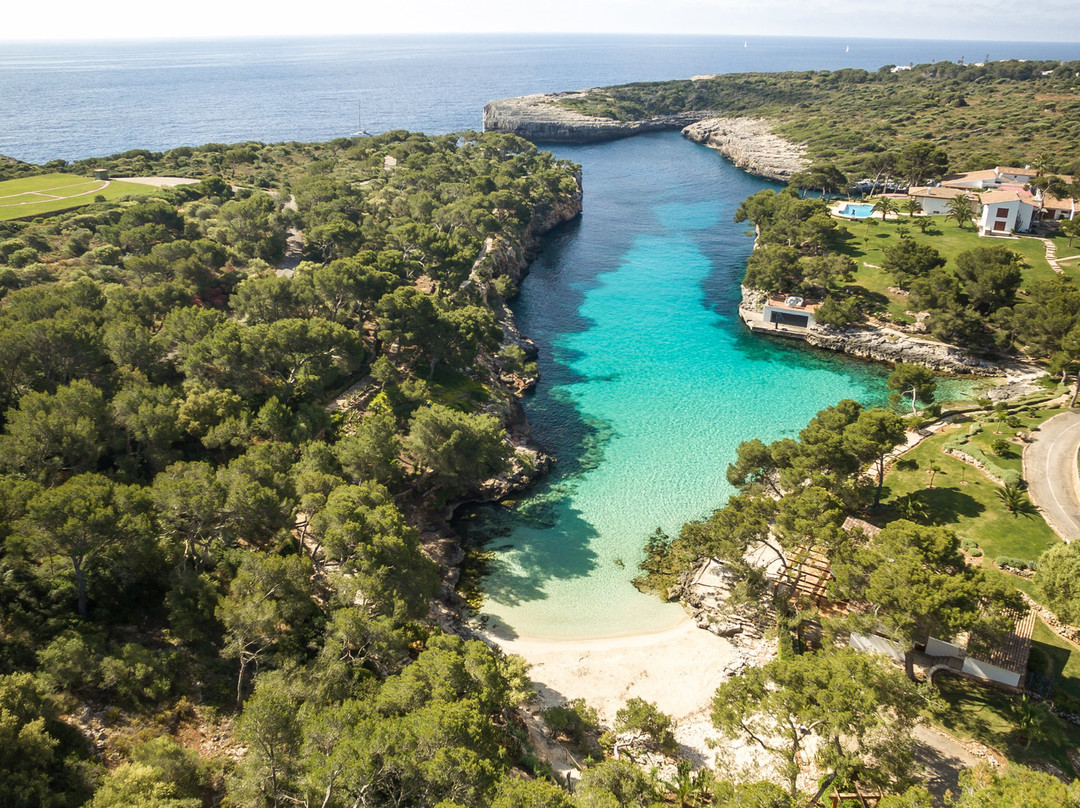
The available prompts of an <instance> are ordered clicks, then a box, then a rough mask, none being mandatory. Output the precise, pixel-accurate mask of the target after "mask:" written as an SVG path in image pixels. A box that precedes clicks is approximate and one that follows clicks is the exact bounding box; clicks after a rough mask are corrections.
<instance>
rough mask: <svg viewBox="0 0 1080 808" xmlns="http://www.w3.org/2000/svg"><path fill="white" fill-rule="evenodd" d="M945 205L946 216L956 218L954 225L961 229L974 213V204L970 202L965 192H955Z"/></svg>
mask: <svg viewBox="0 0 1080 808" xmlns="http://www.w3.org/2000/svg"><path fill="white" fill-rule="evenodd" d="M945 207H946V208H947V209H948V214H947V215H946V218H948V219H956V226H957V227H959V228H961V229H962V228H963V227H964V225H965V224H967V223H968V222H970V221H971V218H972V217H973V216H974V215H975V206H974V205H972V204H971V200H970V199H968V196H967V194H957V195H956V196H954V197H953V198H952V199H950V200H949V201H948V202H946V203H945Z"/></svg>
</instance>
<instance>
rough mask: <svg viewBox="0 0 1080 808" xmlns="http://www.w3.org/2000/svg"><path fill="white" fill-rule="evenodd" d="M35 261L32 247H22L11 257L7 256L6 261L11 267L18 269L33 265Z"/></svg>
mask: <svg viewBox="0 0 1080 808" xmlns="http://www.w3.org/2000/svg"><path fill="white" fill-rule="evenodd" d="M37 259H38V251H37V250H35V249H34V248H33V247H23V248H22V249H21V250H16V251H15V252H13V253H12V254H11V255H9V256H8V259H7V260H8V263H9V264H11V266H13V267H15V268H16V269H18V268H19V267H24V266H27V265H28V264H32V263H34V262H35V261H37Z"/></svg>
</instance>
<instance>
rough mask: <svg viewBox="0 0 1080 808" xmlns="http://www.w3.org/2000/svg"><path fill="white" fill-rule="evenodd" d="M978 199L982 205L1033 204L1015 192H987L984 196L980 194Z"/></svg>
mask: <svg viewBox="0 0 1080 808" xmlns="http://www.w3.org/2000/svg"><path fill="white" fill-rule="evenodd" d="M979 199H980V200H981V201H982V203H983V204H984V205H993V204H994V203H996V202H1017V201H1020V202H1024V203H1026V204H1028V205H1033V204H1034V202H1033V201H1032V200H1031V199H1024V198H1023V197H1022V196H1020V194H1018V193H1017V192H1016V191H988V192H987V193H985V194H981V195H980V196H979Z"/></svg>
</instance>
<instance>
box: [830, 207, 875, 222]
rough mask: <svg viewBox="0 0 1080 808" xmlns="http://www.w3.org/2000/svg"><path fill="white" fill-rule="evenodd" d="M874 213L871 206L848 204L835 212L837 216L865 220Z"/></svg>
mask: <svg viewBox="0 0 1080 808" xmlns="http://www.w3.org/2000/svg"><path fill="white" fill-rule="evenodd" d="M873 212H874V206H873V205H852V204H851V203H848V204H846V205H844V207H842V208H840V210H838V211H836V215H837V216H846V217H848V218H849V219H867V218H869V217H870V216H871V215H872V214H873Z"/></svg>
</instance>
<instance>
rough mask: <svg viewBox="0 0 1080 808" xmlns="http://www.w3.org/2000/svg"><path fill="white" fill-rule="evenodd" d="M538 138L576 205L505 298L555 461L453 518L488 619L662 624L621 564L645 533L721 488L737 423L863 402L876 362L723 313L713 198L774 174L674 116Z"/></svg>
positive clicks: (739, 253) (742, 233) (728, 298)
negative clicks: (477, 549)
mask: <svg viewBox="0 0 1080 808" xmlns="http://www.w3.org/2000/svg"><path fill="white" fill-rule="evenodd" d="M556 153H557V154H558V155H559V156H560V157H564V158H566V159H570V160H573V161H575V162H578V163H580V164H581V165H582V169H583V179H584V188H585V212H584V214H583V215H582V217H581V219H580V221H578V222H574V223H572V224H570V225H569V226H567V227H565V228H563V229H562V230H560V231H558V232H556V233H554V234H551V235H550V236H549V239H548V244H547V246H546V248H545V250H544V252H543V253H542V254H541V256H540V257H539V258H538V259H537V261H536V262H535V263H534V264H533V266H532V269H531V272H530V274H529V276H528V277H527V278H526V279H525V281H524V283H523V284H522V289H521V294H520V296H519V297H518V299H517V301H516V303H515V313H516V315H517V318H518V324H519V327H520V328H521V330H522V331H523V332H524V333H525V334H528V335H529V336H531V337H532V338H533V339H534V340H536V342H537V343H538V344H539V346H540V350H541V355H540V371H541V381H540V383H539V385H538V387H537V389H536V391H535V393H534V394H532V395H531V396H530V397H529V398H528V399H527V400H526V402H525V409H526V412H527V414H528V417H529V420H530V423H531V424H532V428H533V434H534V437H535V439H536V441H537V442H538V443H539V444H540V445H541V446H543V447H544V448H545V449H546V450H547V451H549V452H551V453H553V454H554V455H556V457H558V459H559V463H558V465H557V466H556V469H555V471H554V472H553V473H551V474H549V475H548V476H547V477H546V478H545V479H544V480H543V481H541V483H540V484H539V485H538V486H536V487H535V488H533V489H530V491H528V492H526V496H525V497H524V498H523V499H522V500H521V501H519V502H517V503H514V504H512V505H510V506H500V507H496V508H487V509H481V510H480V512H479V513H478V514H477V515H475V516H473V517H470V518H469V519H467V520H464V522H463V524H462V525H460V527H461V528H462V529H463V531H464V532H465V533H466V536H467V538H468V540H470V541H473V542H475V541H477V540H478V539H479V540H480V541H486V542H487V546H488V547H490V548H492V549H495V550H496V552H495V556H494V559H493V561H492V563H491V565H490V572H489V574H488V575H487V577H486V578H485V580H484V583H483V589H484V592H485V595H486V598H485V603H484V606H483V611H482V614H481V618H482V619H483V620H484V621H485V622H486V623H487V625H488V627H489V629H491V630H492V631H493V633H495V634H497V635H504V636H507V637H513V636H528V637H540V638H550V639H582V638H591V637H610V636H619V635H629V634H641V633H649V632H654V631H662V630H664V629H666V628H669V627H671V626H673V625H674V624H675V623H677V622H679V621H680V620H681V619H683V616H684V613H683V611H682V609H681V608H680V607H679V606H678V605H674V604H666V603H662V602H660V601H659V600H658V599H657V598H655V597H652V596H647V595H643V594H641V593H639V592H638V591H637V590H636V589H634V587H633V586H632V584H631V583H630V581H631V579H632V578H633V577H634V576H635V575H636V574H637V563H638V562H639V561H640V560H641V548H642V547H643V546H644V543H645V540H646V538H647V537H648V535H649V534H650V533H651V532H652V531H653V530H654V529H655V528H656V527H661V528H662V529H664V530H665V531H667V532H668V533H673V532H674V531H677V530H678V529H679V527H680V525H682V523H683V522H685V521H687V520H689V519H693V518H699V517H703V516H706V515H708V514H709V513H710V512H711V511H712V510H713V509H714V508H717V507H719V506H721V505H722V504H723V503H724V501H725V500H726V499H727V497H728V495H729V494H730V493H731V491H732V489H731V487H730V486H729V485H728V484H727V482H726V480H725V477H724V473H725V470H726V468H727V465H728V464H729V463H730V462H731V461H732V460H733V459H734V458H735V449H736V447H737V446H738V444H739V443H740V442H741V441H743V440H747V439H749V438H753V437H759V438H761V439H762V440H764V441H770V440H775V439H777V438H780V437H783V436H785V435H792V436H794V435H795V434H797V432H798V431H799V430H800V429H801V428H802V427H803V426H804V425H805V424H806V422H807V421H808V420H809V419H810V418H811V417H812V416H813V415H814V413H816V412H817V411H818V410H820V409H822V408H823V407H826V406H828V405H830V404H834V403H836V402H837V401H838V400H840V399H842V398H855V399H857V400H859V401H862V402H864V403H867V404H874V405H877V404H880V403H882V402H883V401H884V400H885V398H886V395H885V392H886V391H885V385H884V380H885V376H886V374H887V371H886V370H885V369H884V368H882V367H878V366H874V365H870V364H867V363H861V362H856V361H853V360H848V359H844V358H841V357H838V356H834V355H832V354H826V353H824V352H816V351H813V350H809V349H807V348H805V347H804V346H801V345H794V344H789V343H783V342H774V341H771V340H765V339H762V338H760V337H751V335H750V334H749V333H747V332H746V330H745V329H744V327H743V326H742V324H741V323H740V322H739V321H738V318H737V317H736V309H737V306H738V301H739V280H740V279H741V277H742V273H743V270H744V261H745V258H746V256H747V255H748V254H749V253H750V250H751V249H752V246H753V239H752V237H751V236H750V235H748V234H747V232H746V230H747V228H746V225H745V224H736V223H735V222H734V221H733V217H734V215H735V211H736V209H737V208H738V206H739V203H740V202H741V201H742V200H743V199H744V198H745V197H746V196H748V195H749V194H751V193H754V192H755V191H757V190H760V189H762V188H766V187H776V186H772V185H770V184H769V183H767V182H766V181H763V180H760V179H758V178H755V177H752V176H750V175H748V174H745V173H743V172H741V171H739V170H737V169H735V168H734V167H732V166H731V165H730V164H729V163H727V162H726V161H725V160H723V158H721V157H720V156H719V155H718V154H717V153H716V152H714V151H711V150H709V149H706V148H704V147H701V146H698V145H696V144H693V143H691V142H689V141H687V140H685V139H683V138H682V137H680V136H679V135H678V134H675V133H662V134H655V135H646V136H638V137H634V138H629V139H626V140H620V141H615V142H611V143H604V144H597V145H589V146H570V147H559V148H558V149H556Z"/></svg>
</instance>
